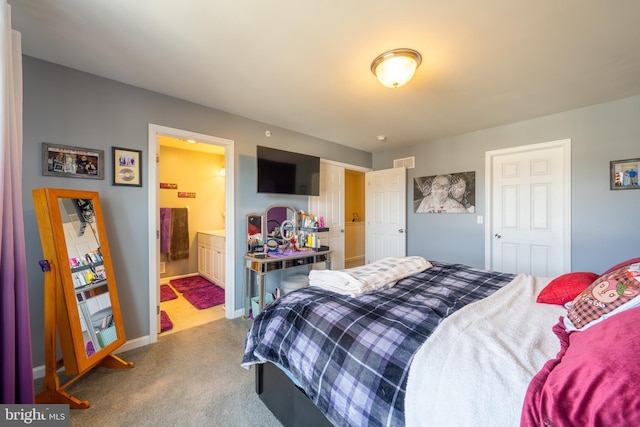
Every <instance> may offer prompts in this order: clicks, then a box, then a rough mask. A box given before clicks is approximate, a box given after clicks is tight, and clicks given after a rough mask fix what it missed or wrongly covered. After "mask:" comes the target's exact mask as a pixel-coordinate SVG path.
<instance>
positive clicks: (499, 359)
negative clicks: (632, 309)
mask: <svg viewBox="0 0 640 427" xmlns="http://www.w3.org/2000/svg"><path fill="white" fill-rule="evenodd" d="M548 282H549V279H542V278H536V277H533V276H529V275H525V274H520V275H518V276H517V277H516V278H515V279H514V280H513V281H512V282H511V283H509V284H508V285H506V286H505V287H504V288H502V289H500V290H499V291H497V292H496V293H494V294H493V295H492V296H490V297H488V298H486V299H484V300H481V301H478V302H476V303H474V304H470V305H468V306H466V307H464V308H462V309H461V310H459V311H457V312H456V313H454V314H452V315H451V316H450V317H448V318H447V319H445V320H444V321H443V322H442V323H441V324H440V325H439V326H438V328H437V329H436V330H435V331H434V333H433V334H432V335H431V336H430V337H429V339H427V341H426V342H425V343H424V344H423V345H422V346H421V347H420V348H419V349H418V351H417V352H416V354H415V356H414V359H413V362H412V364H411V368H410V371H409V378H408V382H407V394H406V397H405V417H406V425H407V427H414V426H447V427H451V426H465V427H467V426H480V427H481V426H491V427H502V426H504V427H510V426H519V425H520V415H521V412H522V404H523V401H524V396H525V393H526V390H527V387H528V385H529V382H530V380H531V378H532V377H533V376H534V375H535V374H536V373H537V372H538V371H539V370H540V369H541V368H542V366H543V365H544V363H545V362H546V361H547V360H549V359H551V358H553V357H555V355H556V354H557V352H558V351H559V350H560V344H559V342H558V339H557V337H556V336H555V335H554V333H553V331H552V328H553V326H554V325H555V324H557V323H558V319H559V318H560V316H563V315H566V310H565V309H564V308H563V307H561V306H558V305H549V304H539V303H536V302H535V299H536V296H537V295H538V293H539V292H540V291H541V290H542V288H543V287H544V286H545V285H546V284H547V283H548Z"/></svg>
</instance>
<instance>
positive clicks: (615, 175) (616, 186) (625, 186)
mask: <svg viewBox="0 0 640 427" xmlns="http://www.w3.org/2000/svg"><path fill="white" fill-rule="evenodd" d="M610 169H611V177H610V181H611V182H610V185H611V190H638V189H640V184H639V182H638V181H639V179H638V172H640V159H626V160H612V161H611V164H610Z"/></svg>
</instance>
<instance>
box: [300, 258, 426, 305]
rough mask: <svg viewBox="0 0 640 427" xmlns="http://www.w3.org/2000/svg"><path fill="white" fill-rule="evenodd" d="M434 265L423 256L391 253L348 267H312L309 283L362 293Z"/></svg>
mask: <svg viewBox="0 0 640 427" xmlns="http://www.w3.org/2000/svg"><path fill="white" fill-rule="evenodd" d="M430 267H431V263H430V262H429V261H427V260H426V259H424V258H423V257H421V256H409V257H387V258H383V259H381V260H379V261H375V262H372V263H371V264H366V265H363V266H361V267H354V268H348V269H346V270H311V272H310V273H309V285H310V286H318V287H321V288H324V289H327V290H330V291H333V292H337V293H339V294H342V295H350V296H352V297H358V296H360V295H364V294H368V293H371V292H375V291H380V290H382V289H388V288H391V287H393V286H394V285H395V284H396V283H397V282H398V280H400V279H404V278H405V277H409V276H411V275H413V274H416V273H419V272H421V271H424V270H426V269H427V268H430Z"/></svg>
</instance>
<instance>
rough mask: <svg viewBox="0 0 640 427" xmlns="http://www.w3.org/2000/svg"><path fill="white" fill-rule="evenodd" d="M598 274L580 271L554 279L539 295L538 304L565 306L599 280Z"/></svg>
mask: <svg viewBox="0 0 640 427" xmlns="http://www.w3.org/2000/svg"><path fill="white" fill-rule="evenodd" d="M598 277H600V276H598V275H597V274H596V273H589V272H586V271H580V272H576V273H567V274H563V275H562V276H558V277H556V278H555V279H553V280H552V281H551V282H549V284H548V285H547V286H545V288H544V289H543V290H542V291H541V292H540V294H539V295H538V299H536V301H537V302H540V303H545V304H557V305H565V304H566V303H568V302H569V301H573V300H574V299H575V298H576V297H577V296H578V294H579V293H580V292H582V291H584V290H585V289H587V287H588V286H589V285H590V284H592V283H593V282H594V281H596V280H597V279H598Z"/></svg>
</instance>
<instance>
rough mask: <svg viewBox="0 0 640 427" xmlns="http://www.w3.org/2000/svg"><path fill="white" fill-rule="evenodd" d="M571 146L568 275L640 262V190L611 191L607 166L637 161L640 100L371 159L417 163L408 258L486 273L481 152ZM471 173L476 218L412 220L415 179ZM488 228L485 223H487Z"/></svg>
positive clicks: (376, 164)
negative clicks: (410, 159) (478, 220)
mask: <svg viewBox="0 0 640 427" xmlns="http://www.w3.org/2000/svg"><path fill="white" fill-rule="evenodd" d="M567 138H570V139H571V185H572V195H571V209H572V215H571V223H572V227H571V236H572V237H571V264H572V265H571V267H572V271H593V272H596V273H601V272H603V271H604V270H606V269H607V268H609V267H610V266H612V265H614V264H616V263H618V262H620V261H623V260H625V259H628V258H632V257H637V256H640V249H639V247H638V241H639V239H640V227H639V226H638V218H639V213H640V190H618V191H611V190H610V189H609V170H610V169H609V162H610V161H611V160H621V159H637V158H640V96H636V97H632V98H627V99H623V100H619V101H614V102H609V103H605V104H599V105H594V106H590V107H586V108H581V109H577V110H572V111H568V112H564V113H559V114H554V115H551V116H546V117H541V118H537V119H533V120H527V121H523V122H519V123H512V124H509V125H505V126H499V127H495V128H491V129H486V130H482V131H478V132H473V133H469V134H465V135H460V136H455V137H450V138H443V139H439V140H435V141H430V142H429V144H421V145H416V146H412V147H408V148H403V149H400V150H390V151H386V152H381V153H375V154H374V155H373V168H374V169H376V170H378V169H386V168H390V167H392V166H393V159H397V158H404V157H408V156H415V161H416V167H415V169H409V170H408V174H407V175H408V186H407V187H408V194H407V199H408V206H407V212H408V215H407V216H408V218H407V229H408V238H407V241H408V244H407V252H408V254H409V255H422V256H424V257H426V258H427V259H433V260H441V261H448V262H460V263H464V264H468V265H472V266H476V267H484V255H485V253H484V225H479V224H477V223H476V217H477V215H483V216H484V215H485V210H486V208H485V173H486V172H485V170H484V169H485V164H484V161H485V152H486V151H489V150H496V149H501V148H506V147H513V146H518V145H526V144H534V143H540V142H547V141H555V140H560V139H567ZM467 171H475V172H476V189H477V190H476V213H475V214H416V213H414V212H413V181H414V178H415V177H422V176H430V175H436V174H439V173H454V172H467ZM485 220H486V218H485Z"/></svg>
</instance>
